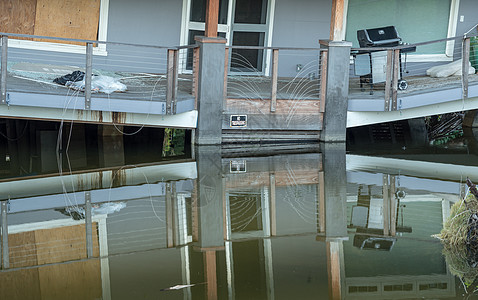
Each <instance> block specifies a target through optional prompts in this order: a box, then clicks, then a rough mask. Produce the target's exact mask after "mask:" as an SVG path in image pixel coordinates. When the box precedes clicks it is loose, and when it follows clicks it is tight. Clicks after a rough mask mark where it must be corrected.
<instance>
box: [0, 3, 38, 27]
mask: <svg viewBox="0 0 478 300" xmlns="http://www.w3.org/2000/svg"><path fill="white" fill-rule="evenodd" d="M36 6H37V0H22V1H18V0H2V1H0V11H1V12H2V13H1V15H0V28H1V29H0V31H2V32H6V33H20V34H33V33H34V27H35V11H36Z"/></svg>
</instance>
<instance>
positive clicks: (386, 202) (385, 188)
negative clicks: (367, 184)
mask: <svg viewBox="0 0 478 300" xmlns="http://www.w3.org/2000/svg"><path fill="white" fill-rule="evenodd" d="M382 195H383V209H382V211H383V235H385V236H387V235H388V234H389V224H390V218H389V215H390V209H389V208H390V185H389V183H388V175H383V185H382Z"/></svg>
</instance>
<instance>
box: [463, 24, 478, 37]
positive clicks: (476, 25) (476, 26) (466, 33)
mask: <svg viewBox="0 0 478 300" xmlns="http://www.w3.org/2000/svg"><path fill="white" fill-rule="evenodd" d="M475 28H478V23H477V24H475V25H474V26H473V27H471V28H470V30H468V31H467V32H465V34H464V36H467V35H468V33H470V32H471V31H472V30H473V29H475ZM477 34H478V32H477Z"/></svg>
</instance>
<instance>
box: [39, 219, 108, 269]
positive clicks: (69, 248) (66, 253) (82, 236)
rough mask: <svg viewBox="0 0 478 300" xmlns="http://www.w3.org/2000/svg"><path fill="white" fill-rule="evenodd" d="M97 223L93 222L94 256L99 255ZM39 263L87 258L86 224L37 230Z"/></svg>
mask: <svg viewBox="0 0 478 300" xmlns="http://www.w3.org/2000/svg"><path fill="white" fill-rule="evenodd" d="M96 228H97V223H93V256H95V257H97V256H99V247H98V235H97V230H96ZM35 240H36V243H37V259H38V264H39V265H43V264H50V263H58V262H64V261H71V260H78V259H84V258H86V231H85V225H75V226H65V227H58V228H54V229H41V230H36V231H35Z"/></svg>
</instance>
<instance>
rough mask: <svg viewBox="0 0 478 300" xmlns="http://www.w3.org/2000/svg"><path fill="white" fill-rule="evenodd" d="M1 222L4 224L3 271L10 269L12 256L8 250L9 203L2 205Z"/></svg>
mask: <svg viewBox="0 0 478 300" xmlns="http://www.w3.org/2000/svg"><path fill="white" fill-rule="evenodd" d="M1 211H2V212H1V214H2V218H1V222H2V269H3V270H5V269H9V268H10V254H9V248H8V221H7V201H2V204H1Z"/></svg>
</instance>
